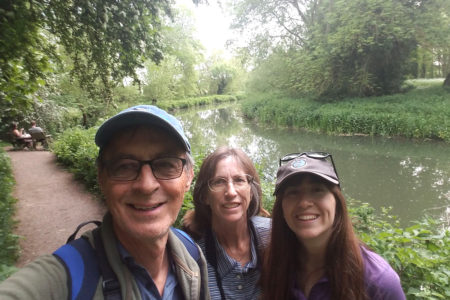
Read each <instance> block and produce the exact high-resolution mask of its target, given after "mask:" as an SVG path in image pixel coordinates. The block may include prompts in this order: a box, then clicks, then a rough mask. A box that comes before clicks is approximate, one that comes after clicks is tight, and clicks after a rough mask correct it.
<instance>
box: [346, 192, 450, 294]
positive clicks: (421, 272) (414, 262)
mask: <svg viewBox="0 0 450 300" xmlns="http://www.w3.org/2000/svg"><path fill="white" fill-rule="evenodd" d="M350 202H351V203H352V204H350V207H351V208H350V212H351V214H352V215H353V216H354V218H355V229H356V231H357V233H358V234H359V236H360V238H361V239H362V240H363V241H364V242H365V243H366V244H367V245H368V246H369V247H370V248H371V249H373V250H374V251H375V252H377V253H378V254H380V255H381V256H383V257H384V258H385V259H386V260H388V261H389V263H390V265H391V266H392V267H393V268H394V269H395V270H396V272H397V273H398V274H399V276H400V278H401V282H402V287H403V289H404V291H405V292H406V294H407V298H408V299H448V298H449V296H450V285H449V280H450V260H449V259H448V257H449V255H450V231H449V230H448V228H447V229H445V228H444V227H443V226H442V225H443V224H440V223H439V222H438V221H436V220H434V219H432V218H427V217H425V218H424V219H423V220H422V221H420V222H416V224H415V225H413V226H410V227H407V228H404V229H402V228H400V227H399V222H398V220H396V219H395V217H392V216H390V215H389V209H383V210H382V212H381V213H380V214H379V215H376V214H375V213H374V209H373V208H372V207H370V206H369V205H368V204H367V203H363V204H360V203H357V202H355V201H353V202H352V201H350ZM355 203H357V205H355Z"/></svg>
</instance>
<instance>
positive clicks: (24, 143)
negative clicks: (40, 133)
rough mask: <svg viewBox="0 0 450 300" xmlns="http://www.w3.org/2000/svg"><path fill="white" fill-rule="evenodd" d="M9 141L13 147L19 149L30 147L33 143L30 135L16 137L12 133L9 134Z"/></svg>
mask: <svg viewBox="0 0 450 300" xmlns="http://www.w3.org/2000/svg"><path fill="white" fill-rule="evenodd" d="M10 142H11V144H12V145H13V147H14V149H20V150H22V149H23V148H25V147H27V148H28V149H31V146H32V144H33V139H32V138H31V137H26V138H22V137H20V138H19V137H17V136H15V135H14V134H12V133H11V134H10Z"/></svg>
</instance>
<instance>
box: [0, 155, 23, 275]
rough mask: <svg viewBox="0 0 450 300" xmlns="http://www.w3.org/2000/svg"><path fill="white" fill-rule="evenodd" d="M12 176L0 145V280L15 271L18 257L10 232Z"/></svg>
mask: <svg viewBox="0 0 450 300" xmlns="http://www.w3.org/2000/svg"><path fill="white" fill-rule="evenodd" d="M13 187H14V178H13V175H12V171H11V163H10V160H9V157H8V155H7V154H6V153H5V151H4V150H3V148H1V147H0V281H2V280H4V279H5V278H7V277H8V276H9V275H11V274H12V273H14V272H15V270H16V269H15V267H14V263H15V262H16V259H17V258H18V253H19V243H18V236H17V235H14V234H13V233H12V230H13V227H14V221H13V219H12V217H13V215H14V204H15V202H16V199H14V198H13V197H12V189H13Z"/></svg>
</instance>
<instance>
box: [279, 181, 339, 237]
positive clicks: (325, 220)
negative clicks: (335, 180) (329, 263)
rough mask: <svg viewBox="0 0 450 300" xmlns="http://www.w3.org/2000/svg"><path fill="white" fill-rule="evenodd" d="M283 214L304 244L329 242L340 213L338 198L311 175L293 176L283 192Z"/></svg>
mask: <svg viewBox="0 0 450 300" xmlns="http://www.w3.org/2000/svg"><path fill="white" fill-rule="evenodd" d="M282 209H283V216H284V218H285V220H286V223H287V225H288V226H289V228H290V229H291V230H292V231H293V232H294V233H295V235H296V236H297V238H298V239H299V241H301V242H302V243H303V244H308V243H314V244H315V245H317V244H319V245H326V243H327V242H328V239H329V237H330V236H331V231H332V228H333V223H334V219H335V213H336V199H335V197H334V195H333V194H332V193H331V191H330V190H329V189H328V187H327V186H326V185H325V183H324V182H323V181H321V180H318V179H315V178H314V177H312V176H311V175H304V176H297V177H295V178H293V179H292V180H291V181H290V183H289V184H288V185H287V186H286V188H285V189H284V191H283V193H282Z"/></svg>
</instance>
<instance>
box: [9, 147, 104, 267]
mask: <svg viewBox="0 0 450 300" xmlns="http://www.w3.org/2000/svg"><path fill="white" fill-rule="evenodd" d="M7 153H8V154H9V156H10V158H11V164H12V169H13V174H14V178H15V180H16V186H15V190H14V193H13V196H14V197H15V198H16V199H17V203H16V214H15V220H17V222H18V223H17V226H16V230H15V232H14V233H15V234H17V235H19V236H20V237H21V238H20V240H19V241H20V248H21V253H20V258H19V260H18V261H17V263H16V266H17V267H22V266H24V265H26V264H27V263H29V262H31V261H32V260H34V259H35V258H36V257H38V256H40V255H43V254H49V253H52V252H53V251H55V250H56V249H57V248H59V246H61V245H62V244H64V243H65V242H66V240H67V238H68V237H69V235H70V234H72V233H73V232H74V230H75V228H76V227H77V225H78V224H80V223H82V222H84V221H88V220H101V219H102V216H103V213H104V212H105V208H104V205H103V204H102V202H101V201H100V200H98V199H96V198H95V197H94V196H93V195H92V194H90V193H89V192H87V191H86V189H85V188H84V186H83V184H81V183H80V182H77V181H76V180H75V179H74V177H73V175H72V174H71V173H69V172H68V171H66V170H64V168H63V167H61V166H59V165H57V163H56V158H55V155H54V154H53V153H51V152H48V151H7ZM89 228H92V227H88V226H86V227H85V228H83V231H84V230H85V229H89Z"/></svg>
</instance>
